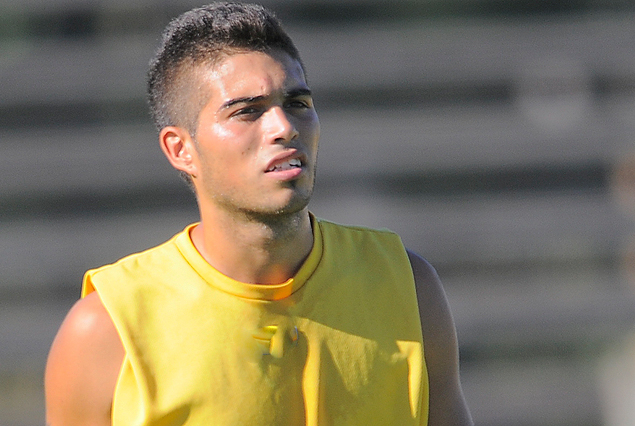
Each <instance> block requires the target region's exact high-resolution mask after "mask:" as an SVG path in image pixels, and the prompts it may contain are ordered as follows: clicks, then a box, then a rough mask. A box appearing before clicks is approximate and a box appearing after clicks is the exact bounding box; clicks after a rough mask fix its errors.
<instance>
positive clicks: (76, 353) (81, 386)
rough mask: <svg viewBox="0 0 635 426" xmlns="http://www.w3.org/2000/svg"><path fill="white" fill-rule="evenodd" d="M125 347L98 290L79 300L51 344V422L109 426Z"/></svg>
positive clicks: (48, 405) (48, 395)
mask: <svg viewBox="0 0 635 426" xmlns="http://www.w3.org/2000/svg"><path fill="white" fill-rule="evenodd" d="M123 357H124V350H123V346H122V344H121V341H120V340H119V335H118V333H117V330H116V328H115V326H114V324H113V323H112V321H111V319H110V316H109V315H108V312H107V311H106V309H105V308H104V306H103V304H102V303H101V300H100V299H99V296H98V295H97V293H91V294H89V295H88V296H86V297H85V298H83V299H80V300H79V301H77V302H76V303H75V305H74V306H73V307H72V308H71V310H70V311H69V313H68V315H67V316H66V318H65V319H64V322H63V323H62V325H61V327H60V329H59V331H58V333H57V335H56V336H55V340H54V341H53V344H52V346H51V350H50V352H49V357H48V360H47V365H46V373H45V379H44V384H45V397H46V417H47V424H49V425H51V426H57V425H68V426H72V425H86V424H91V425H101V424H103V425H110V410H111V406H112V397H113V393H114V389H115V384H116V381H117V377H118V375H119V370H120V368H121V364H122V362H123Z"/></svg>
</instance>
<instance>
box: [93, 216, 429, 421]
mask: <svg viewBox="0 0 635 426" xmlns="http://www.w3.org/2000/svg"><path fill="white" fill-rule="evenodd" d="M312 220H313V230H314V231H313V232H314V247H313V249H312V251H311V253H310V255H309V257H308V258H307V260H306V261H305V262H304V264H303V265H302V267H301V268H300V270H299V271H298V273H297V274H296V275H295V276H294V277H293V278H291V279H290V280H288V281H287V282H285V283H282V284H279V285H257V284H246V283H241V282H238V281H235V280H233V279H231V278H229V277H227V276H225V275H223V274H221V273H220V272H218V271H217V270H215V269H214V268H213V267H212V266H210V265H209V264H208V263H207V262H206V261H205V260H204V259H203V258H202V257H201V255H200V254H199V253H198V252H197V250H196V248H195V247H194V245H193V244H192V241H191V239H190V236H189V233H190V230H191V228H192V227H193V226H195V225H190V226H189V227H187V228H186V229H185V230H184V231H183V232H181V233H179V234H177V235H176V236H175V237H173V238H172V239H171V240H169V241H168V242H166V243H164V244H162V245H160V246H158V247H155V248H153V249H150V250H147V251H144V252H142V253H138V254H134V255H131V256H128V257H126V258H124V259H122V260H120V261H118V262H117V263H115V264H113V265H107V266H104V267H101V268H99V269H95V270H91V271H88V272H87V273H86V275H85V277H84V283H83V289H82V295H83V296H85V295H87V294H89V293H91V292H93V291H97V292H98V294H99V296H100V298H101V300H102V302H103V304H104V306H105V308H106V309H107V311H108V312H109V314H110V316H111V318H112V321H113V323H114V325H115V327H116V329H117V331H118V332H119V335H120V337H121V341H122V343H123V346H124V348H125V352H126V355H125V359H124V362H123V365H122V369H121V372H120V375H119V379H118V382H117V385H116V389H115V395H114V402H113V407H112V424H113V426H142V425H146V426H150V425H152V426H155V425H157V426H158V425H161V426H176V425H188V426H194V425H196V426H198V425H201V426H202V425H205V426H237V425H241V426H242V425H245V426H261V425H262V426H264V425H267V426H270V425H280V426H282V425H284V426H295V425H298V426H299V425H307V426H323V425H324V426H326V425H329V426H330V425H333V426H335V425H356V426H372V425H377V426H386V425H399V426H407V425H425V424H427V415H428V380H427V371H426V368H425V363H424V357H423V342H422V335H421V326H420V320H419V311H418V307H417V301H416V292H415V287H414V279H413V276H412V270H411V268H410V263H409V260H408V257H407V254H406V252H405V250H404V248H403V245H402V243H401V240H400V239H399V237H398V236H397V235H395V234H393V233H391V232H388V231H375V230H368V229H364V228H359V227H348V226H342V225H336V224H333V223H330V222H327V221H323V220H319V219H315V218H313V217H312Z"/></svg>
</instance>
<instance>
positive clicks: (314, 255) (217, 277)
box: [176, 214, 323, 301]
mask: <svg viewBox="0 0 635 426" xmlns="http://www.w3.org/2000/svg"><path fill="white" fill-rule="evenodd" d="M310 218H311V228H312V230H313V247H312V248H311V252H310V253H309V255H308V256H307V258H306V259H305V260H304V262H303V263H302V266H300V269H299V270H298V272H297V273H296V274H295V275H294V276H293V277H291V278H289V279H288V280H287V281H285V282H283V283H280V284H251V283H244V282H241V281H237V280H234V279H233V278H230V277H228V276H227V275H225V274H223V273H221V272H220V271H218V270H217V269H216V268H214V267H213V266H212V265H210V264H209V263H208V262H207V261H206V260H205V259H204V258H203V256H201V254H200V253H199V252H198V250H197V249H196V247H195V246H194V243H193V242H192V238H191V236H190V233H191V231H192V229H193V228H194V227H195V226H197V225H198V222H197V223H193V224H191V225H188V226H187V227H186V228H185V229H184V230H183V232H181V233H180V234H179V235H178V236H177V237H176V245H177V247H178V249H179V251H180V252H181V254H182V255H183V257H184V258H185V260H186V261H187V262H188V263H189V264H190V266H191V267H192V268H193V269H194V270H195V271H196V273H197V274H198V275H199V276H201V278H203V279H204V280H205V281H206V282H207V283H208V284H209V285H210V286H212V287H215V288H217V289H218V290H221V291H223V292H225V293H229V294H232V295H234V296H238V297H243V298H246V299H258V300H268V301H273V300H280V299H284V298H285V297H288V296H290V295H291V294H293V293H295V292H296V291H298V290H299V289H300V288H301V287H302V286H303V285H304V284H306V282H307V281H308V279H309V278H310V277H311V275H313V272H314V271H315V269H316V268H317V266H318V264H319V263H320V260H321V258H322V244H323V243H322V231H321V229H320V226H319V222H318V220H317V219H316V218H315V217H314V216H313V215H312V214H311V215H310Z"/></svg>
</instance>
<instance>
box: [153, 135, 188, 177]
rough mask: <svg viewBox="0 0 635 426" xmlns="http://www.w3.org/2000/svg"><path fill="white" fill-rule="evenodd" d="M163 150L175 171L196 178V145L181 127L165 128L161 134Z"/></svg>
mask: <svg viewBox="0 0 635 426" xmlns="http://www.w3.org/2000/svg"><path fill="white" fill-rule="evenodd" d="M159 142H160V143H161V150H162V151H163V153H164V154H165V156H166V157H167V159H168V161H169V162H170V164H171V165H172V167H174V168H175V169H177V170H179V171H182V172H184V173H187V174H188V175H190V176H196V167H195V164H194V161H193V159H194V155H195V152H194V149H195V148H194V143H193V141H192V138H191V136H190V134H189V132H188V131H187V130H185V129H183V128H181V127H176V126H168V127H164V128H163V129H162V130H161V132H160V133H159Z"/></svg>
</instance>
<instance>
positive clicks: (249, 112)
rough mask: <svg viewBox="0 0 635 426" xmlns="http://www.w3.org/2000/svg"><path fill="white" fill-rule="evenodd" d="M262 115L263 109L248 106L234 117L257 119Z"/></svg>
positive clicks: (238, 111) (235, 113)
mask: <svg viewBox="0 0 635 426" xmlns="http://www.w3.org/2000/svg"><path fill="white" fill-rule="evenodd" d="M261 114H262V108H258V107H256V106H246V107H243V108H240V109H238V110H236V111H234V113H233V114H232V116H234V117H242V118H249V117H257V116H260V115H261Z"/></svg>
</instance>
